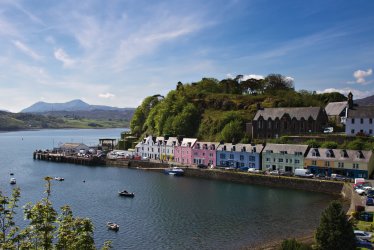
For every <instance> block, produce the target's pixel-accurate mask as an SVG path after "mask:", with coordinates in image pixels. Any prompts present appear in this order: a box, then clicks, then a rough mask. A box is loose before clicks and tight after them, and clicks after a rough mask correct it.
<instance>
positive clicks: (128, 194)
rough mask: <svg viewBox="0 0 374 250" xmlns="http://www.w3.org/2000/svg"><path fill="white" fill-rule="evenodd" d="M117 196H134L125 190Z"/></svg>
mask: <svg viewBox="0 0 374 250" xmlns="http://www.w3.org/2000/svg"><path fill="white" fill-rule="evenodd" d="M118 195H119V196H126V197H131V198H133V197H134V196H135V194H134V193H129V192H127V191H126V190H123V191H120V192H118Z"/></svg>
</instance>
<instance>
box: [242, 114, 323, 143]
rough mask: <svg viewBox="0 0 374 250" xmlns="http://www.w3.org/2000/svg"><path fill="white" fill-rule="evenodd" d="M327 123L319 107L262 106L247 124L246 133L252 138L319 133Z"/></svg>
mask: <svg viewBox="0 0 374 250" xmlns="http://www.w3.org/2000/svg"><path fill="white" fill-rule="evenodd" d="M327 123H328V117H327V115H326V112H325V110H324V109H323V108H321V107H301V108H264V109H259V110H258V111H257V113H256V115H255V117H254V118H253V121H252V123H250V124H247V133H249V135H250V136H251V137H252V138H254V139H256V138H277V137H279V136H282V135H293V134H306V133H320V132H322V131H323V129H324V127H326V126H327Z"/></svg>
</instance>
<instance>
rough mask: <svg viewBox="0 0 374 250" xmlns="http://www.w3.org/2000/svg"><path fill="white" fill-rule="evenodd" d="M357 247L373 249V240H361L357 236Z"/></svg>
mask: <svg viewBox="0 0 374 250" xmlns="http://www.w3.org/2000/svg"><path fill="white" fill-rule="evenodd" d="M356 247H359V248H365V249H373V245H372V244H371V242H369V241H366V240H361V239H358V238H356Z"/></svg>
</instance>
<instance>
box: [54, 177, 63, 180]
mask: <svg viewBox="0 0 374 250" xmlns="http://www.w3.org/2000/svg"><path fill="white" fill-rule="evenodd" d="M55 180H56V181H64V180H65V179H64V178H62V177H55Z"/></svg>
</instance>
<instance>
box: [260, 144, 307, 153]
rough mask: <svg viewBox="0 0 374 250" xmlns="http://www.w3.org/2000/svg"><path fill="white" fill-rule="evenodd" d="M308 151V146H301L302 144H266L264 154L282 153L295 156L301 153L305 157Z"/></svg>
mask: <svg viewBox="0 0 374 250" xmlns="http://www.w3.org/2000/svg"><path fill="white" fill-rule="evenodd" d="M307 149H308V145H300V144H273V143H268V144H266V146H265V148H264V150H263V152H265V153H266V152H267V151H271V152H272V153H280V152H281V151H283V152H287V154H289V155H290V154H295V152H301V153H302V154H303V155H305V153H306V151H307Z"/></svg>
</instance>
